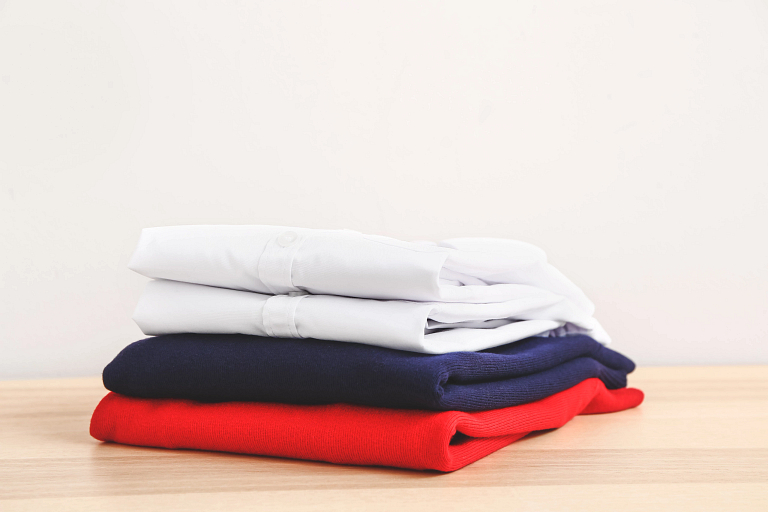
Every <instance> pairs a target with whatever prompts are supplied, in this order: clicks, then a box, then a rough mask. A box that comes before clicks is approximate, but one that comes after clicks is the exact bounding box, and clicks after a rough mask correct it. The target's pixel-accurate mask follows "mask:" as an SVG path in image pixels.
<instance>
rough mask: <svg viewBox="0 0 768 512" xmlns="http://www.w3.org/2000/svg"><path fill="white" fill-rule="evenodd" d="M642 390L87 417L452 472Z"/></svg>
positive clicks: (119, 403)
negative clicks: (423, 406)
mask: <svg viewBox="0 0 768 512" xmlns="http://www.w3.org/2000/svg"><path fill="white" fill-rule="evenodd" d="M642 401H643V393H642V391H640V390H639V389H631V388H623V389H616V390H608V389H606V387H605V385H604V384H603V383H602V382H601V381H600V380H599V379H588V380H585V381H583V382H581V383H580V384H577V385H576V386H574V387H572V388H570V389H567V390H565V391H562V392H560V393H557V394H555V395H552V396H550V397H548V398H545V399H543V400H539V401H538V402H533V403H530V404H525V405H519V406H516V407H507V408H505V409H496V410H492V411H484V412H472V413H467V412H457V411H447V412H434V411H416V410H404V409H384V408H376V407H365V406H359V405H347V404H334V405H288V404H276V403H259V402H225V403H200V402H193V401H190V400H171V399H144V398H130V397H126V396H123V395H118V394H116V393H109V394H108V395H107V396H105V397H104V398H103V399H102V401H101V403H99V405H98V406H97V407H96V410H95V411H94V413H93V417H92V418H91V435H92V436H93V437H95V438H96V439H98V440H100V441H114V442H117V443H124V444H132V445H139V446H155V447H162V448H192V449H197V450H214V451H221V452H234V453H248V454H254V455H269V456H276V457H290V458H295V459H310V460H322V461H327V462H335V463H339V464H361V465H376V466H395V467H401V468H411V469H436V470H438V471H455V470H457V469H459V468H462V467H464V466H466V465H467V464H471V463H472V462H474V461H476V460H478V459H481V458H483V457H485V456H486V455H488V454H490V453H492V452H494V451H496V450H498V449H500V448H502V447H504V446H506V445H508V444H510V443H512V442H514V441H516V440H518V439H520V438H521V437H523V436H525V435H526V434H528V433H529V432H531V431H534V430H543V429H550V428H557V427H561V426H563V425H565V424H566V423H567V422H568V421H569V420H570V419H571V418H573V417H574V416H576V415H577V414H596V413H606V412H616V411H622V410H624V409H629V408H631V407H637V406H638V405H640V403H641V402H642Z"/></svg>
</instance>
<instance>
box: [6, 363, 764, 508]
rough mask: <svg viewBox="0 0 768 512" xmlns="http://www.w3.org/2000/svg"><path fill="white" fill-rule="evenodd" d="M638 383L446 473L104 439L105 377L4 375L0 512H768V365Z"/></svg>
mask: <svg viewBox="0 0 768 512" xmlns="http://www.w3.org/2000/svg"><path fill="white" fill-rule="evenodd" d="M630 385H632V386H634V387H639V388H641V389H642V390H643V391H645V393H646V401H645V403H644V404H643V405H641V406H640V407H639V408H638V409H634V410H630V411H624V412H620V413H616V414H607V415H596V416H580V417H577V418H575V419H574V420H573V421H571V422H570V423H569V424H567V425H566V426H565V427H563V428H561V429H559V430H554V431H549V432H546V433H540V434H535V435H531V436H529V437H527V438H525V439H523V440H521V441H519V442H517V443H515V444H512V445H510V446H508V447H506V448H503V449H502V450H500V451H498V452H496V453H494V454H492V455H490V456H489V457H486V458H485V459H482V460H480V461H478V462H476V463H474V464H472V465H470V466H468V467H466V468H464V469H461V470H459V471H457V472H455V473H450V474H439V473H431V472H417V471H407V470H399V469H388V468H372V467H354V466H338V465H333V464H326V463H320V462H305V461H295V460H288V459H277V458H267V457H254V456H246V455H232V454H224V453H208V452H195V451H182V450H162V449H154V448H139V447H131V446H121V445H117V444H105V443H99V442H97V441H96V440H94V439H92V438H91V437H90V436H89V435H88V421H89V418H90V413H91V412H92V411H93V408H94V407H95V406H96V404H97V403H98V401H99V399H100V398H101V397H102V396H103V395H104V394H105V390H104V389H103V387H102V386H101V381H100V379H98V378H84V379H61V380H40V381H7V382H0V510H2V511H3V512H6V511H13V510H47V509H51V510H54V509H55V510H59V511H60V510H108V511H110V512H112V511H118V510H164V511H170V510H189V509H191V508H196V509H200V510H207V511H212V510H227V511H231V510H240V509H243V510H244V509H254V508H262V509H268V510H276V509H279V510H282V509H286V510H361V509H362V510H392V509H395V508H396V509H398V510H400V511H405V510H425V509H439V510H441V511H442V510H503V511H504V512H517V511H523V510H568V511H579V510H584V511H590V512H593V511H595V510H617V511H620V512H627V511H632V510H648V509H656V510H696V511H701V510H717V511H722V510H734V511H742V510H760V511H767V510H768V366H742V367H711V368H703V367H680V368H640V369H639V370H637V372H636V373H634V374H632V376H631V378H630ZM481 507H482V508H481Z"/></svg>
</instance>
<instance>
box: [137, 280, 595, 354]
mask: <svg viewBox="0 0 768 512" xmlns="http://www.w3.org/2000/svg"><path fill="white" fill-rule="evenodd" d="M505 294H506V296H507V297H508V300H506V301H504V302H491V303H480V304H477V303H474V304H473V303H455V302H454V303H439V302H412V301H402V300H387V301H382V300H370V299H360V298H351V297H338V296H332V295H301V294H295V293H294V294H293V295H292V296H291V295H265V294H260V293H253V292H247V291H238V290H231V289H225V288H216V287H211V286H202V285H196V284H189V283H182V282H177V281H166V280H155V281H151V282H149V283H148V284H147V287H146V289H145V291H144V294H143V295H142V296H141V299H140V300H139V304H138V306H137V308H136V311H135V313H134V316H133V318H134V320H135V321H136V323H137V324H138V325H139V327H140V328H141V330H142V331H143V332H144V333H145V334H148V335H159V334H169V333H177V332H193V333H240V334H254V335H260V336H274V337H283V338H317V339H326V340H336V341H348V342H358V343H365V344H369V345H379V346H383V347H389V348H395V349H400V350H410V351H414V352H423V353H430V354H441V353H446V352H455V351H476V350H483V349H486V348H491V347H495V346H498V345H503V344H506V343H511V342H513V341H517V340H520V339H524V338H527V337H530V336H535V335H539V336H561V335H564V334H570V333H585V334H587V335H589V336H591V337H593V338H594V339H596V340H597V341H600V342H601V343H604V344H607V343H608V342H609V341H610V339H609V338H608V336H607V334H606V333H605V331H604V330H603V329H602V327H601V326H600V324H599V323H598V322H597V320H595V319H594V318H592V317H591V315H590V314H588V313H586V312H585V311H584V310H582V309H581V308H579V307H578V306H576V305H575V304H574V303H573V302H572V301H571V300H569V299H568V298H566V297H564V296H562V295H558V294H556V293H553V292H551V291H548V290H545V289H543V288H536V287H534V286H530V285H522V284H514V285H513V284H508V285H507V286H506V288H505Z"/></svg>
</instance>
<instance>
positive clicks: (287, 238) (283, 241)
mask: <svg viewBox="0 0 768 512" xmlns="http://www.w3.org/2000/svg"><path fill="white" fill-rule="evenodd" d="M297 238H299V235H297V234H296V233H295V232H293V231H286V232H285V233H282V234H281V235H280V236H278V237H277V245H279V246H280V247H288V246H289V245H291V244H292V243H293V242H295V241H296V239H297Z"/></svg>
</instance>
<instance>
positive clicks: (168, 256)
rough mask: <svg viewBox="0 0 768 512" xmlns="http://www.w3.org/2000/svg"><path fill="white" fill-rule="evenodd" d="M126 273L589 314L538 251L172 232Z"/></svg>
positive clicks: (155, 234)
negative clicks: (528, 295)
mask: <svg viewBox="0 0 768 512" xmlns="http://www.w3.org/2000/svg"><path fill="white" fill-rule="evenodd" d="M128 266H129V267H130V268H131V269H132V270H135V271H136V272H138V273H140V274H142V275H145V276H147V277H151V278H155V279H171V280H174V281H182V282H187V283H196V284H204V285H208V286H217V287H220V288H230V289H233V290H247V291H252V292H258V293H264V294H273V295H284V294H288V293H292V292H294V293H295V292H300V293H301V292H308V293H312V294H317V295H340V296H347V297H360V298H366V299H395V300H411V301H426V302H463V303H477V304H482V303H492V302H505V301H509V300H515V299H518V298H519V296H520V292H519V288H518V287H519V285H528V286H531V287H535V288H539V289H542V290H546V291H549V292H552V293H555V294H557V295H561V296H563V297H565V298H567V299H568V300H569V301H570V302H571V303H572V304H573V305H574V306H575V307H577V308H579V309H581V310H582V311H584V312H585V313H586V314H588V315H590V316H591V315H592V314H593V312H594V305H593V304H592V302H590V301H589V299H587V297H586V295H584V293H583V292H582V291H581V290H580V289H579V288H578V287H577V286H576V285H575V284H573V283H572V282H571V281H570V280H568V278H566V277H565V276H564V275H563V274H561V273H560V272H559V271H558V270H557V269H555V268H554V267H553V266H552V265H550V264H549V263H547V258H546V255H545V254H544V251H542V250H541V249H539V248H538V247H535V246H533V245H530V244H527V243H524V242H518V241H514V240H503V239H493V238H460V239H451V240H444V241H442V242H439V243H437V244H434V243H430V242H401V241H399V240H395V239H393V238H387V237H383V236H372V235H364V234H362V233H358V232H356V231H347V230H319V229H304V228H288V227H280V226H175V227H161V228H147V229H144V230H143V231H142V234H141V238H140V240H139V244H138V246H137V248H136V251H135V252H134V254H133V257H132V258H131V261H130V263H129V265H128Z"/></svg>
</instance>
